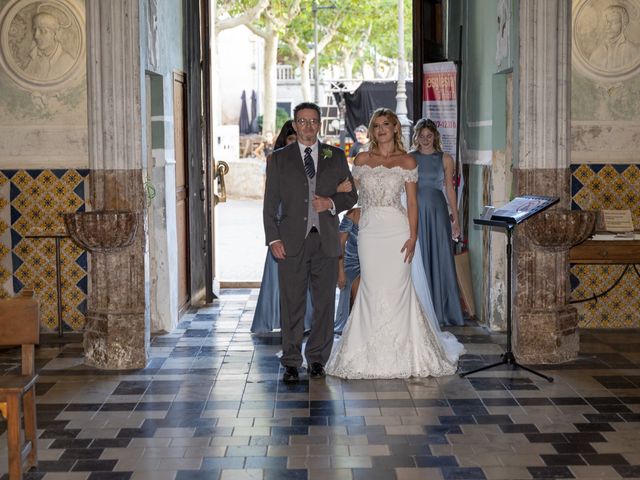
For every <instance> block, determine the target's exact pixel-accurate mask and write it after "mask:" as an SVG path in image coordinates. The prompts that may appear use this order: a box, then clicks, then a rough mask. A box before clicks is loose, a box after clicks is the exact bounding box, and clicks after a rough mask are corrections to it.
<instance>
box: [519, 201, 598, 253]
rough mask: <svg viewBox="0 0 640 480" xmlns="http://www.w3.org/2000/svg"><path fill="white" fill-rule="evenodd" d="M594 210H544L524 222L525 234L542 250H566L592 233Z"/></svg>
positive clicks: (594, 220)
mask: <svg viewBox="0 0 640 480" xmlns="http://www.w3.org/2000/svg"><path fill="white" fill-rule="evenodd" d="M595 224H596V212H595V211H589V210H566V209H556V210H546V211H544V212H541V213H539V214H538V215H536V216H535V217H533V218H531V219H529V220H528V221H527V222H525V225H526V233H527V236H528V237H529V238H530V239H531V241H532V242H533V243H534V244H535V245H536V246H537V247H539V248H541V249H543V250H553V251H561V250H568V249H569V248H571V247H572V246H573V245H577V244H578V243H582V242H584V241H585V240H586V239H587V238H589V236H590V235H591V234H592V233H593V230H594V228H595Z"/></svg>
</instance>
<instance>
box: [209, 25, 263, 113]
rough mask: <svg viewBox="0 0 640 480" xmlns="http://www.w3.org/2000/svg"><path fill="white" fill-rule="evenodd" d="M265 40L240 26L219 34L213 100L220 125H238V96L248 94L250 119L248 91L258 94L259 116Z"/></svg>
mask: <svg viewBox="0 0 640 480" xmlns="http://www.w3.org/2000/svg"><path fill="white" fill-rule="evenodd" d="M263 51H264V41H263V40H262V39H261V38H260V37H257V36H256V35H254V34H253V33H251V31H250V30H249V29H248V28H247V27H245V26H244V25H243V26H240V27H236V28H231V29H228V30H223V31H221V32H220V33H218V37H217V42H216V56H217V65H216V70H217V73H218V86H219V89H220V91H219V92H218V95H216V96H215V101H218V100H219V103H220V119H219V122H218V123H220V124H222V125H237V124H238V120H239V119H240V105H241V100H240V97H241V95H242V90H245V91H246V94H247V110H248V112H249V117H251V91H252V90H255V91H256V93H257V94H258V115H260V113H261V108H262V91H263V87H262V85H263V74H262V72H263V68H264V67H263Z"/></svg>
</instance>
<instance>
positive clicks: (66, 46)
mask: <svg viewBox="0 0 640 480" xmlns="http://www.w3.org/2000/svg"><path fill="white" fill-rule="evenodd" d="M84 29H85V20H84V9H83V7H82V5H80V4H79V2H77V1H75V0H71V1H64V0H47V1H42V0H18V1H15V2H9V3H8V4H7V5H6V6H5V8H4V9H3V10H2V12H0V47H1V48H0V62H1V64H2V67H3V68H4V69H5V70H6V72H7V73H8V75H9V76H10V77H11V79H12V80H13V81H14V82H16V83H17V84H18V85H19V86H20V87H22V88H25V89H27V90H53V89H60V88H62V87H64V86H65V85H66V84H68V83H69V82H71V81H72V80H74V79H75V78H77V77H78V76H79V75H82V74H83V73H84V70H85V35H84Z"/></svg>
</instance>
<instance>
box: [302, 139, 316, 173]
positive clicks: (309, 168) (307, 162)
mask: <svg viewBox="0 0 640 480" xmlns="http://www.w3.org/2000/svg"><path fill="white" fill-rule="evenodd" d="M304 171H305V173H306V174H307V177H309V178H313V177H314V176H315V174H316V167H315V166H314V165H313V158H312V157H311V147H307V148H305V149H304Z"/></svg>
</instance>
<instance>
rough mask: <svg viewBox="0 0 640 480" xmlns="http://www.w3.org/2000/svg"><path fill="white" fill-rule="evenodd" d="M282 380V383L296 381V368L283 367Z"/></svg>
mask: <svg viewBox="0 0 640 480" xmlns="http://www.w3.org/2000/svg"><path fill="white" fill-rule="evenodd" d="M282 381H283V382H284V383H296V382H297V381H298V369H297V368H296V367H284V375H282Z"/></svg>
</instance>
